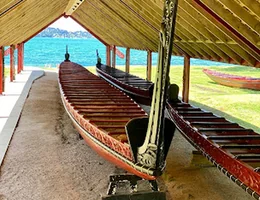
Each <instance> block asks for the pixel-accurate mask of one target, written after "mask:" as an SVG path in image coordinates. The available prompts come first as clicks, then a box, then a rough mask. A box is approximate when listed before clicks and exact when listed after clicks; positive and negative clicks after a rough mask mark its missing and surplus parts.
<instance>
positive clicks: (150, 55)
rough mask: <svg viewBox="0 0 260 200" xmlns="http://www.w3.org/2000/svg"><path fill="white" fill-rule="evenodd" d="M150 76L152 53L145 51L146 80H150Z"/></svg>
mask: <svg viewBox="0 0 260 200" xmlns="http://www.w3.org/2000/svg"><path fill="white" fill-rule="evenodd" d="M151 74H152V52H151V51H150V50H149V51H147V68H146V80H148V81H150V80H151Z"/></svg>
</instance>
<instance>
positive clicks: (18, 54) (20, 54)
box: [17, 44, 22, 74]
mask: <svg viewBox="0 0 260 200" xmlns="http://www.w3.org/2000/svg"><path fill="white" fill-rule="evenodd" d="M21 50H22V45H21V44H18V45H17V74H20V72H21V71H22V69H21V68H22V67H21V64H22V62H21V59H22V52H21Z"/></svg>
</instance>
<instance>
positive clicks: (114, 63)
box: [112, 45, 116, 68]
mask: <svg viewBox="0 0 260 200" xmlns="http://www.w3.org/2000/svg"><path fill="white" fill-rule="evenodd" d="M112 67H113V68H115V67H116V46H115V45H114V46H113V51H112Z"/></svg>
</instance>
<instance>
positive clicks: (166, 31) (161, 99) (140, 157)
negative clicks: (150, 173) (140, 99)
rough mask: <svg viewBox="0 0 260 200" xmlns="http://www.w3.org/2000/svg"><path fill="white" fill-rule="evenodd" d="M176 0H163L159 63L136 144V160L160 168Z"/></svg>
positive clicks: (163, 163)
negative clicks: (143, 133)
mask: <svg viewBox="0 0 260 200" xmlns="http://www.w3.org/2000/svg"><path fill="white" fill-rule="evenodd" d="M176 12H177V0H165V3H164V11H163V19H162V24H161V30H160V44H159V51H158V53H159V56H158V67H157V72H156V80H155V85H154V90H153V98H152V104H151V111H150V116H149V122H148V128H147V133H146V137H145V141H144V143H143V145H142V146H141V147H139V148H138V153H137V161H138V163H140V164H141V165H143V166H146V167H150V168H156V169H162V168H164V166H165V155H164V148H165V147H164V125H165V117H164V112H165V105H166V95H167V89H168V85H169V70H170V61H171V55H172V46H173V37H174V28H175V19H176Z"/></svg>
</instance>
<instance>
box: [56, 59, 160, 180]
mask: <svg viewBox="0 0 260 200" xmlns="http://www.w3.org/2000/svg"><path fill="white" fill-rule="evenodd" d="M59 86H60V92H61V97H62V101H63V104H64V107H65V109H66V111H67V113H68V114H69V116H70V118H71V119H72V121H73V124H74V125H75V127H76V129H77V130H78V131H79V133H80V134H81V136H82V137H83V138H84V140H85V141H86V142H87V143H88V144H89V146H90V147H92V148H93V149H94V150H95V151H97V152H98V153H99V154H100V155H101V156H103V157H104V158H105V159H107V160H109V161H111V162H112V163H114V164H115V165H117V166H119V167H120V168H123V169H125V170H127V171H129V172H131V173H133V174H135V175H137V176H139V177H142V178H145V179H148V180H154V179H155V178H156V174H155V173H156V172H155V170H153V169H151V168H147V167H144V166H142V165H140V164H138V163H136V162H134V158H133V155H132V152H131V149H130V146H129V144H128V138H127V135H126V131H125V125H126V124H127V122H128V121H129V120H131V119H133V118H138V117H146V116H147V115H146V113H145V112H144V111H143V110H142V109H141V108H140V106H139V105H138V104H136V103H135V102H134V101H133V100H132V99H131V98H130V97H128V96H127V95H125V94H124V93H123V92H121V91H120V90H118V89H116V88H115V87H113V86H112V85H110V84H108V83H107V82H106V81H104V80H102V79H101V78H99V77H97V76H95V75H93V74H92V73H90V72H89V71H88V70H87V69H85V68H83V67H82V66H80V65H78V64H76V63H73V62H63V63H61V64H60V68H59Z"/></svg>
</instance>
